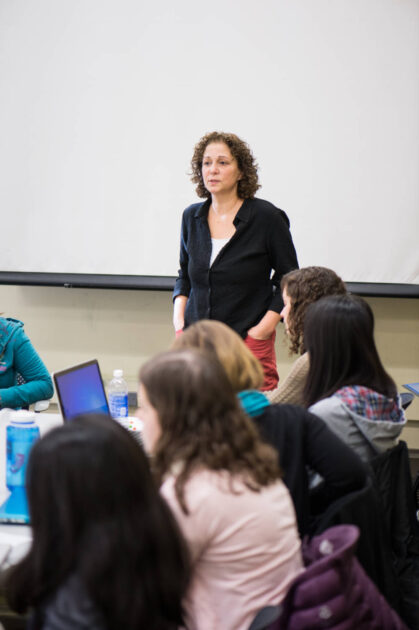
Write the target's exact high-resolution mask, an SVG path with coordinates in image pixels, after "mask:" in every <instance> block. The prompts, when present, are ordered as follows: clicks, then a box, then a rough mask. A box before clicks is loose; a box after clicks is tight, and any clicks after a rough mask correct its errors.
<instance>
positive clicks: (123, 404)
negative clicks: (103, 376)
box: [108, 370, 128, 419]
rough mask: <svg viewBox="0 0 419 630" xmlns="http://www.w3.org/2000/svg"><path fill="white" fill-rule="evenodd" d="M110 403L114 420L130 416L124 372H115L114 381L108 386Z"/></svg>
mask: <svg viewBox="0 0 419 630" xmlns="http://www.w3.org/2000/svg"><path fill="white" fill-rule="evenodd" d="M108 401H109V409H110V412H111V416H112V418H115V419H118V418H126V417H127V416H128V385H127V383H126V381H125V380H124V373H123V371H122V370H114V371H113V379H112V380H111V381H110V383H109V385H108Z"/></svg>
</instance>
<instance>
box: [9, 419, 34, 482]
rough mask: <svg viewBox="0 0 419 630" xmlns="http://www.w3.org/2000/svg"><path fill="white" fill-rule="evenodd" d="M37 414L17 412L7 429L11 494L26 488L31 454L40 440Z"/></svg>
mask: <svg viewBox="0 0 419 630" xmlns="http://www.w3.org/2000/svg"><path fill="white" fill-rule="evenodd" d="M35 417H36V415H35V413H31V412H28V411H16V412H14V413H11V414H10V417H9V423H8V425H7V428H6V453H7V457H6V485H7V487H8V488H9V490H10V492H12V493H13V492H15V491H16V489H17V488H24V487H25V475H26V468H27V465H28V458H29V452H30V450H31V448H32V446H33V443H34V442H36V440H38V439H39V427H38V425H37V424H36V422H35Z"/></svg>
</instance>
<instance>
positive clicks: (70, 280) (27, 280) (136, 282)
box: [0, 271, 175, 291]
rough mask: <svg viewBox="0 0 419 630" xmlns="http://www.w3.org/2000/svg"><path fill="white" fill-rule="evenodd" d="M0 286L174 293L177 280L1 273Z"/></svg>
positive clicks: (92, 275)
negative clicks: (141, 290) (139, 290)
mask: <svg viewBox="0 0 419 630" xmlns="http://www.w3.org/2000/svg"><path fill="white" fill-rule="evenodd" d="M0 284H14V285H32V286H47V287H66V288H68V289H71V288H89V289H137V290H138V289H143V290H150V291H172V290H173V286H174V284H175V279H174V278H170V277H167V276H166V277H165V276H118V275H105V274H87V273H29V272H23V271H22V272H7V271H0Z"/></svg>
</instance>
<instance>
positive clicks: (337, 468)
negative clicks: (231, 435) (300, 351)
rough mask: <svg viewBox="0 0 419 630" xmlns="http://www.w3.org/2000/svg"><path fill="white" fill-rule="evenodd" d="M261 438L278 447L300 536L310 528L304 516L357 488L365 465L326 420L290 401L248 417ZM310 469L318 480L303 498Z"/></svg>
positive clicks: (361, 482)
mask: <svg viewBox="0 0 419 630" xmlns="http://www.w3.org/2000/svg"><path fill="white" fill-rule="evenodd" d="M253 421H254V422H255V424H256V425H257V426H258V427H259V430H260V433H261V435H262V437H264V438H265V440H266V441H267V442H269V443H270V444H272V446H274V447H275V448H276V450H277V451H278V455H279V464H280V466H281V469H282V471H283V474H284V476H283V480H284V483H285V485H286V486H287V487H288V489H289V491H290V494H291V497H292V499H293V502H294V506H295V511H296V514H297V522H298V529H299V532H300V535H301V536H303V535H304V534H307V533H308V532H309V529H310V516H314V514H315V513H318V512H322V511H323V510H324V509H325V508H326V507H327V505H328V504H329V503H330V502H331V501H333V500H335V499H336V498H338V497H340V496H342V495H344V494H346V493H348V492H351V491H353V490H357V489H359V488H362V487H363V486H364V485H365V481H366V478H367V475H368V468H367V467H366V465H365V464H364V463H363V462H362V461H361V459H360V458H359V457H358V455H357V454H356V453H355V451H353V450H352V449H351V448H349V447H348V446H346V444H345V443H344V442H342V440H340V439H339V438H338V437H337V436H336V435H335V434H334V433H333V431H331V430H330V429H329V428H328V427H327V426H326V424H325V423H324V422H323V420H321V419H320V418H318V417H317V416H315V415H313V414H312V413H310V412H308V411H306V410H305V409H303V408H302V407H297V406H295V405H269V407H266V409H265V411H264V412H263V413H262V414H260V415H258V416H256V417H254V418H253ZM307 467H310V469H312V470H313V471H314V472H317V473H318V474H319V475H320V476H321V477H323V479H324V482H323V483H322V484H321V486H319V487H318V488H317V489H316V490H315V491H314V492H313V493H312V494H311V497H309V487H308V471H307Z"/></svg>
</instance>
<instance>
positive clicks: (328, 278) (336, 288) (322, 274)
mask: <svg viewBox="0 0 419 630" xmlns="http://www.w3.org/2000/svg"><path fill="white" fill-rule="evenodd" d="M284 289H285V290H286V292H287V294H288V296H289V297H290V298H291V309H290V312H289V315H288V335H289V341H290V352H294V353H295V354H303V352H305V350H306V349H305V345H304V319H305V316H306V311H307V308H308V307H309V306H310V304H312V303H313V302H317V300H320V298H322V297H326V296H328V295H345V294H346V293H347V290H346V286H345V283H344V282H343V280H342V279H341V278H340V277H339V276H338V275H337V274H336V273H335V272H334V271H332V269H328V268H327V267H303V268H302V269H295V270H294V271H290V272H289V273H287V274H285V275H284V276H282V280H281V291H283V290H284Z"/></svg>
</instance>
